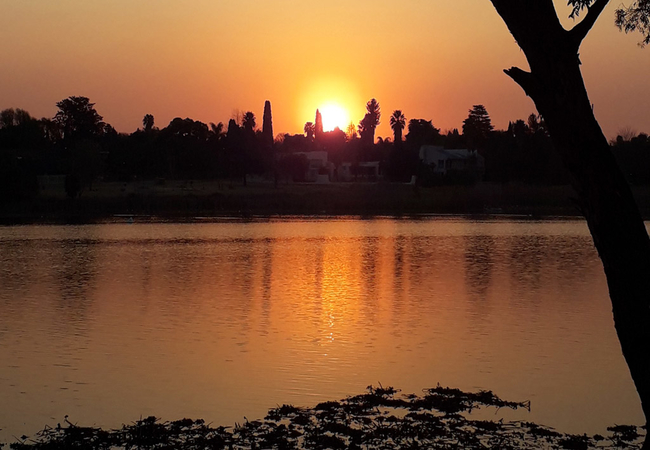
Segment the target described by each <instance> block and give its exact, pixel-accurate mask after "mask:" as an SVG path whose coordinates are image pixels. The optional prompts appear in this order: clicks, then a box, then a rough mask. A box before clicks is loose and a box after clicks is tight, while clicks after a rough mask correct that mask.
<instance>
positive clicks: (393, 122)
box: [390, 109, 406, 145]
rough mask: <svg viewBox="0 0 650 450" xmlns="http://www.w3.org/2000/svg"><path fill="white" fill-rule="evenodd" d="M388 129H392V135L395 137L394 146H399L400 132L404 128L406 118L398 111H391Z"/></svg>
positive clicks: (400, 140)
mask: <svg viewBox="0 0 650 450" xmlns="http://www.w3.org/2000/svg"><path fill="white" fill-rule="evenodd" d="M390 127H391V128H392V129H393V135H394V136H395V145H400V144H401V143H402V130H403V129H404V127H406V116H404V113H403V112H402V111H401V110H400V109H396V110H395V111H393V115H392V116H390Z"/></svg>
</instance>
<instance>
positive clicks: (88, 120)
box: [54, 97, 104, 140]
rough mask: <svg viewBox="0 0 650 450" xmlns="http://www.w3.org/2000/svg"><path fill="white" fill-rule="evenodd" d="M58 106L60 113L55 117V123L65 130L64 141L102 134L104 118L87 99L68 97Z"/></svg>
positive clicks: (58, 103)
mask: <svg viewBox="0 0 650 450" xmlns="http://www.w3.org/2000/svg"><path fill="white" fill-rule="evenodd" d="M56 106H57V108H59V111H58V112H57V113H56V115H55V116H54V121H55V122H56V123H57V124H59V125H60V127H61V129H62V130H63V138H64V139H66V140H70V139H76V138H86V139H87V138H93V137H97V136H99V135H101V134H102V130H103V129H104V122H102V120H103V118H102V116H100V115H99V114H98V113H97V111H96V110H95V104H94V103H90V100H89V99H88V98H87V97H68V98H66V99H64V100H61V101H60V102H57V104H56Z"/></svg>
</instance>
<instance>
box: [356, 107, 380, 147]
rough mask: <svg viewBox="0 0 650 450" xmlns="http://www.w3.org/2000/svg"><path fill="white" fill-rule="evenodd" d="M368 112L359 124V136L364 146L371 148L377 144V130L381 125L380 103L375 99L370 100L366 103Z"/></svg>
mask: <svg viewBox="0 0 650 450" xmlns="http://www.w3.org/2000/svg"><path fill="white" fill-rule="evenodd" d="M366 111H368V112H367V113H366V115H365V116H364V117H363V119H362V120H361V122H360V123H359V135H360V136H361V140H362V142H363V144H364V145H365V146H369V145H372V144H374V143H375V130H376V129H377V126H379V124H380V121H379V120H380V118H381V109H380V107H379V102H378V101H377V100H376V99H374V98H372V99H370V101H368V103H366Z"/></svg>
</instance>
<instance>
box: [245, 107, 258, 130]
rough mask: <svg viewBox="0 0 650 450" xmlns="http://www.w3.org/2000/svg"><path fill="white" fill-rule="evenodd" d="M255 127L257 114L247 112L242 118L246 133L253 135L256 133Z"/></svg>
mask: <svg viewBox="0 0 650 450" xmlns="http://www.w3.org/2000/svg"><path fill="white" fill-rule="evenodd" d="M255 125H256V124H255V114H253V113H252V112H251V111H248V112H246V113H245V114H244V117H243V118H242V126H243V127H244V131H245V132H246V133H248V134H252V133H253V132H254V131H255Z"/></svg>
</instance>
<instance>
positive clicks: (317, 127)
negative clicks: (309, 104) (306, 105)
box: [314, 110, 323, 141]
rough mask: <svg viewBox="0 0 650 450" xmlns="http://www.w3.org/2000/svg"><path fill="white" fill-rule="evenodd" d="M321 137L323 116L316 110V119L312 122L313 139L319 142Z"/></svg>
mask: <svg viewBox="0 0 650 450" xmlns="http://www.w3.org/2000/svg"><path fill="white" fill-rule="evenodd" d="M321 136H323V116H322V115H321V113H320V111H319V110H316V119H315V122H314V138H315V139H316V141H319V140H320V138H321Z"/></svg>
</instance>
